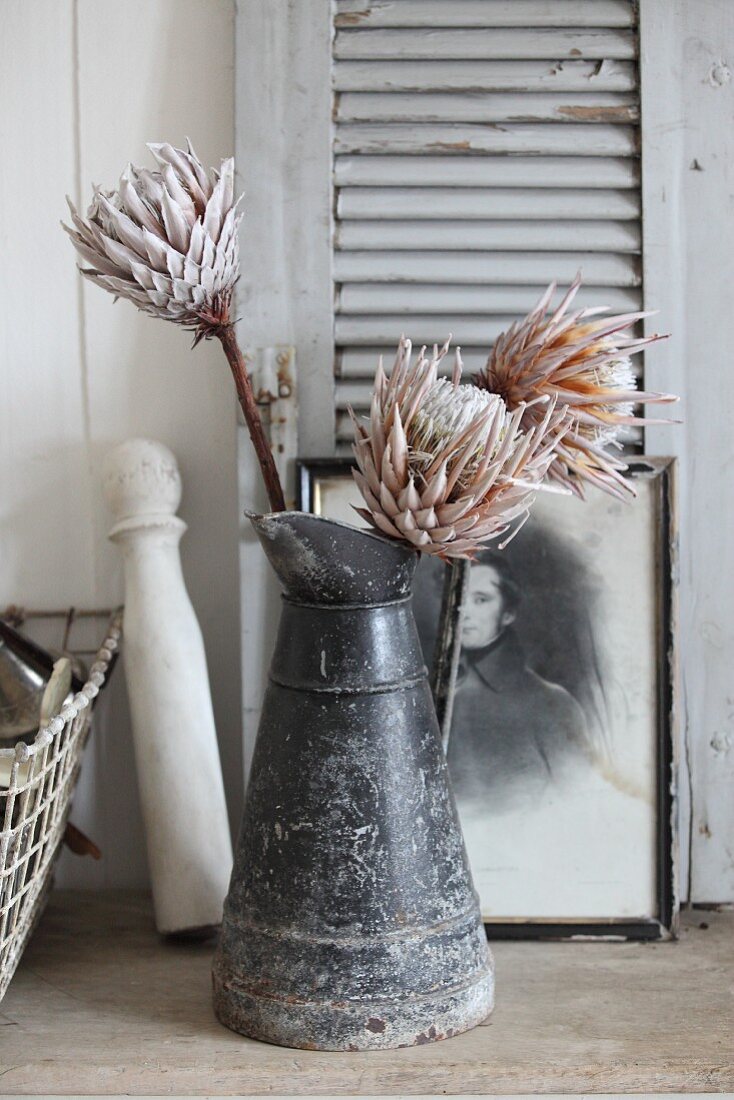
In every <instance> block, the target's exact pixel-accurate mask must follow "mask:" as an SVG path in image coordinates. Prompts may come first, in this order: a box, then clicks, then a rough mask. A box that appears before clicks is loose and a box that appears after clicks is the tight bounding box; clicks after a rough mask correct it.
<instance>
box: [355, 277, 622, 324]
mask: <svg viewBox="0 0 734 1100" xmlns="http://www.w3.org/2000/svg"><path fill="white" fill-rule="evenodd" d="M538 297H539V294H538V288H537V287H527V286H500V287H492V288H491V289H490V288H488V287H487V286H446V285H432V284H426V285H418V286H415V285H411V284H409V283H408V284H406V283H397V284H396V283H343V284H342V285H341V287H340V289H339V292H338V299H337V308H338V312H339V313H344V314H374V315H378V316H385V315H391V316H398V315H401V314H402V315H404V316H407V317H410V316H413V315H414V314H420V313H436V314H444V315H446V316H449V317H453V316H458V315H459V314H470V313H478V314H481V315H482V316H488V315H491V314H511V313H526V312H527V311H528V310H529V309H530V307H531V306H532V305H533V304H534V303H535V300H536V299H537V298H538ZM574 301H575V302H576V303H577V304H578V306H579V307H587V306H599V305H606V306H608V307H609V308H610V309H612V310H614V311H615V312H619V313H629V312H631V311H632V310H636V309H641V308H642V293H641V291H640V289H639V288H634V287H630V288H627V287H587V286H582V287H581V289H580V290H579V293H578V294H577V295H576V298H575V299H574Z"/></svg>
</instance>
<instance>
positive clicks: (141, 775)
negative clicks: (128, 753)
mask: <svg viewBox="0 0 734 1100" xmlns="http://www.w3.org/2000/svg"><path fill="white" fill-rule="evenodd" d="M104 489H105V495H106V497H107V500H108V502H109V505H110V508H111V510H112V513H113V516H114V519H115V523H114V526H113V527H112V529H111V531H110V535H109V537H110V539H111V540H112V541H113V542H116V543H118V545H119V546H120V548H121V550H122V556H123V563H124V570H125V618H124V629H125V672H126V678H127V688H128V695H129V699H130V710H131V716H132V726H133V740H134V745H135V760H136V766H137V772H138V784H139V788H140V801H141V804H142V809H143V818H144V823H145V830H146V836H147V848H148V862H149V866H150V876H151V883H152V889H153V901H154V905H155V918H156V925H157V928H158V930H159V932H163V933H171V932H185V931H194V930H197V929H203V928H207V927H209V926H211V925H215V924H219V922H220V921H221V917H222V903H223V901H224V896H225V894H226V892H227V888H228V885H229V876H230V872H231V868H232V845H231V839H230V834H229V825H228V821H227V811H226V805H225V800H224V787H223V784H222V772H221V766H220V762H219V750H218V747H217V739H216V731H215V727H214V714H213V711H212V702H211V692H210V689H209V676H208V673H207V666H206V656H205V653H204V644H203V641H202V636H201V631H200V629H199V623H198V621H197V618H196V614H195V612H194V609H193V607H192V606H191V601H190V600H189V596H188V593H187V591H186V586H185V583H184V578H183V573H182V570H181V558H180V554H179V541H180V539H181V536H182V535H183V533H184V531H185V530H186V524H185V523H184V521H183V520H182V519H179V518H178V516H176V515H175V512H176V510H177V508H178V506H179V503H180V500H181V478H180V475H179V471H178V466H177V463H176V459H175V457H174V455H173V454H172V452H171V451H170V450H169V449H168V447H165V446H164V445H163V444H162V443H156V442H154V441H152V440H146V439H129V440H127V441H126V442H124V443H122V444H120V446H118V447H116V448H115V449H114V450H113V451H112V452H111V453H110V454H109V455H108V456H107V460H106V463H105V469H104Z"/></svg>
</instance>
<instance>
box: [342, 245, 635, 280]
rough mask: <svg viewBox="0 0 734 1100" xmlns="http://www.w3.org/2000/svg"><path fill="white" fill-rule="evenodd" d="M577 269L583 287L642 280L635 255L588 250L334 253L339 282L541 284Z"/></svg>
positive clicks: (563, 277) (568, 276)
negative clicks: (562, 251)
mask: <svg viewBox="0 0 734 1100" xmlns="http://www.w3.org/2000/svg"><path fill="white" fill-rule="evenodd" d="M579 270H581V272H582V275H583V279H584V282H585V283H586V285H587V286H619V287H635V286H639V285H640V262H639V259H638V258H637V257H636V256H630V255H615V254H613V253H589V252H564V253H555V252H525V253H523V252H336V253H335V255H334V278H335V279H336V280H337V282H339V283H343V282H350V283H374V282H378V283H390V282H395V283H452V284H454V285H462V284H477V283H483V284H485V285H487V286H504V285H505V284H507V283H511V284H512V283H514V284H520V285H524V286H544V285H547V284H548V283H550V282H552V281H553V280H554V279H557V280H558V282H559V283H563V282H566V283H568V282H571V280H572V279H573V278H574V276H575V275H576V272H577V271H579Z"/></svg>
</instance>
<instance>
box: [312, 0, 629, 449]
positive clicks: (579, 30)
mask: <svg viewBox="0 0 734 1100" xmlns="http://www.w3.org/2000/svg"><path fill="white" fill-rule="evenodd" d="M334 10H335V14H334V22H335V27H334V37H333V87H334V120H335V125H334V137H333V177H334V186H335V203H334V211H335V225H334V245H333V247H334V255H333V274H334V283H335V286H334V291H335V299H334V300H335V318H334V342H335V372H336V389H335V392H336V404H337V418H336V436H337V439H336V443H337V447H338V449H340V450H341V449H343V447H344V446H345V445H346V443H347V442H348V441H349V440H351V438H352V429H351V425H350V424H349V422H348V420H347V416H346V407H347V405H348V404H351V405H353V406H354V407H355V408H357V409H364V408H365V407H366V405H367V402H368V397H369V393H370V388H371V379H372V376H373V374H374V369H375V365H376V361H377V356H378V355H379V353H380V352H384V353H385V354H386V356H388V357H389V356H391V355H392V353H393V351H394V346H395V343H396V341H397V338H398V336H399V335H400V333H401V332H403V331H405V332H406V334H407V335H410V336H411V338H412V339H413V340H414V343H428V344H431V343H434V342H443V340H444V339H445V338H446V336H447V335H448V333H449V332H453V336H454V342H455V343H457V344H460V345H461V347H462V352H463V356H464V360H465V362H466V365H467V368H468V369H469V370H476V369H478V367H479V366H480V365H481V364H482V363H483V362H484V361H485V360H486V356H487V352H488V350H489V347H490V346H491V344H492V341H493V340H494V338H495V336H496V335H497V333H498V332H500V331H501V330H502V329H503V328H505V327H506V326H507V325H508V324H510V323H511V322H512V321H513V320H514V319H515V318H517V317H519V316H521V315H522V314H524V313H525V312H526V311H527V309H528V308H529V307H530V306H532V304H533V303H534V301H535V300H536V299H537V297H538V296H539V293H540V291H541V289H542V288H543V287H544V286H545V285H546V284H547V283H548V282H550V280H551V279H558V281H559V282H560V283H561V284H562V285H564V284H565V285H567V284H568V283H569V282H570V280H571V279H572V278H573V276H574V275H575V273H576V271H578V270H579V269H580V270H581V271H582V274H583V281H584V287H583V289H582V291H581V293H580V295H579V301H580V302H583V303H587V304H588V303H594V304H607V305H609V306H610V307H613V308H614V309H615V310H619V311H624V310H629V309H637V308H640V304H641V300H642V290H641V257H640V249H641V224H640V204H641V196H640V170H639V88H638V68H637V53H638V49H637V20H636V9H635V5H634V3H632V2H630V0H373V2H371V3H370V2H369V0H336V4H335V9H334ZM388 362H389V358H388Z"/></svg>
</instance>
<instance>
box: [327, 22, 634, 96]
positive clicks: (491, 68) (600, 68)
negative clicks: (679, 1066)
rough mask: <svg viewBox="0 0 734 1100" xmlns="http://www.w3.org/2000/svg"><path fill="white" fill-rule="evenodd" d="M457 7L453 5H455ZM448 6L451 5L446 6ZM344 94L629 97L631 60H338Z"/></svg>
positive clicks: (338, 76) (337, 71)
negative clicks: (605, 94)
mask: <svg viewBox="0 0 734 1100" xmlns="http://www.w3.org/2000/svg"><path fill="white" fill-rule="evenodd" d="M452 3H453V0H452ZM446 7H449V5H446ZM333 82H334V87H335V89H336V90H337V91H340V92H421V91H425V90H426V89H429V90H430V89H433V90H434V91H443V92H482V93H486V92H539V91H549V92H551V91H552V92H561V93H563V92H579V91H584V92H594V93H596V92H628V91H631V90H632V89H633V88H636V87H637V80H636V77H635V66H634V64H633V62H631V61H610V60H609V59H605V60H604V61H517V60H511V61H482V60H479V61H477V60H474V61H471V60H469V61H467V60H452V61H403V62H401V63H400V65H395V64H394V62H392V61H335V62H334V72H333Z"/></svg>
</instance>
